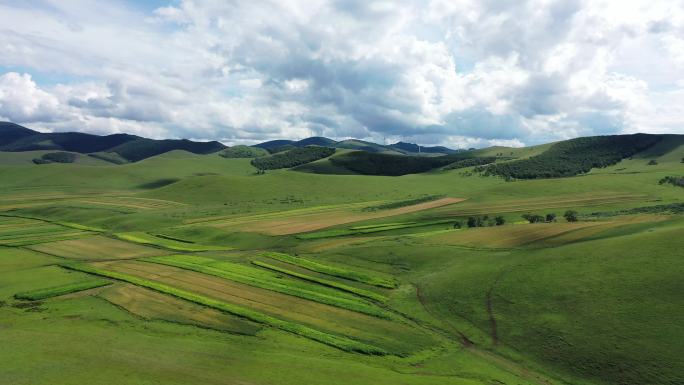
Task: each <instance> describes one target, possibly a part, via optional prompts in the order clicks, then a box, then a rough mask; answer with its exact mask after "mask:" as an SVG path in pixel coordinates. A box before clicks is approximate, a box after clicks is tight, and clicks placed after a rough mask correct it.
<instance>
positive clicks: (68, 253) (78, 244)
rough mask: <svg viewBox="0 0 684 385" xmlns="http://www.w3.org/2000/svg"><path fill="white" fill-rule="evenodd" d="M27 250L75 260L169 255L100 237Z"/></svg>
mask: <svg viewBox="0 0 684 385" xmlns="http://www.w3.org/2000/svg"><path fill="white" fill-rule="evenodd" d="M29 248H30V249H31V250H35V251H39V252H43V253H46V254H50V255H55V256H58V257H63V258H67V259H75V260H112V259H134V258H142V257H151V256H156V255H164V254H168V253H169V252H168V251H164V250H161V249H157V248H152V247H146V246H143V245H139V244H135V243H130V242H124V241H119V240H117V239H112V238H107V237H105V236H101V235H94V236H89V237H85V238H80V239H71V240H65V241H57V242H49V243H42V244H38V245H32V246H29Z"/></svg>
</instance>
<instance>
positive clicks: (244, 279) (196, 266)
mask: <svg viewBox="0 0 684 385" xmlns="http://www.w3.org/2000/svg"><path fill="white" fill-rule="evenodd" d="M143 261H145V262H151V263H158V264H162V265H167V266H173V267H178V268H181V269H186V270H191V271H195V272H198V273H203V274H208V275H213V276H216V277H220V278H224V279H228V280H231V281H235V282H239V283H243V284H246V285H250V286H255V287H258V288H261V289H266V290H272V291H275V292H278V293H282V294H287V295H292V296H295V297H300V298H303V299H307V300H311V301H315V302H319V303H323V304H326V305H332V306H336V307H340V308H343V309H347V310H351V311H356V312H359V313H364V314H368V315H372V316H376V317H380V318H387V319H389V318H391V314H390V313H389V312H387V311H386V310H383V309H381V308H379V307H378V306H376V305H373V304H371V303H369V302H366V301H363V300H361V299H359V298H358V297H355V296H351V295H348V294H346V293H344V292H339V291H337V290H333V289H331V288H328V287H326V286H320V285H316V284H312V283H309V282H303V281H298V280H294V279H287V278H284V277H282V276H280V275H278V274H275V273H272V272H271V271H268V270H263V269H255V268H252V267H249V266H244V265H240V264H236V263H230V262H221V261H216V260H213V259H210V258H203V257H196V256H186V255H173V256H166V257H153V258H146V259H144V260H143Z"/></svg>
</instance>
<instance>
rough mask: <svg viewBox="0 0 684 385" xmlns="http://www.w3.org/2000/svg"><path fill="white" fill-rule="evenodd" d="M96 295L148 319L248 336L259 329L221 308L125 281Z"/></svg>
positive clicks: (254, 333) (257, 326)
mask: <svg viewBox="0 0 684 385" xmlns="http://www.w3.org/2000/svg"><path fill="white" fill-rule="evenodd" d="M98 297H100V298H104V299H105V300H107V301H109V302H111V303H112V304H114V305H116V306H119V307H122V308H124V309H126V311H128V312H129V313H132V314H135V315H136V316H138V317H142V318H144V319H149V320H162V321H167V322H173V323H178V324H185V325H192V326H198V327H201V328H206V329H214V330H218V331H222V332H228V333H234V334H242V335H250V336H253V335H256V333H257V332H258V331H259V330H260V329H261V327H260V326H259V325H258V324H255V323H252V322H250V321H248V320H245V319H242V318H238V317H235V316H233V315H230V314H226V313H224V312H222V311H219V310H216V309H213V308H209V307H206V306H202V305H198V304H196V303H193V302H189V301H185V300H182V299H178V298H175V297H172V296H169V295H166V294H162V293H160V292H157V291H153V290H149V289H145V288H142V287H139V286H135V285H132V284H127V283H119V284H116V285H113V286H111V287H109V288H107V289H105V290H103V291H101V292H100V293H98Z"/></svg>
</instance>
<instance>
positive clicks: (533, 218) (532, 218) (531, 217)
mask: <svg viewBox="0 0 684 385" xmlns="http://www.w3.org/2000/svg"><path fill="white" fill-rule="evenodd" d="M522 217H523V219H525V220H526V221H528V222H530V223H539V222H543V221H544V217H542V216H541V215H538V214H523V215H522Z"/></svg>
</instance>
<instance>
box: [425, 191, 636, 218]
mask: <svg viewBox="0 0 684 385" xmlns="http://www.w3.org/2000/svg"><path fill="white" fill-rule="evenodd" d="M645 199H647V197H646V196H644V195H637V194H613V195H600V196H588V197H577V196H576V195H573V196H568V197H554V198H543V199H520V200H512V201H501V203H497V204H477V203H473V204H472V207H467V205H466V204H464V205H463V206H460V205H459V206H458V207H443V208H438V209H435V210H434V211H433V212H434V214H435V215H438V216H444V215H448V216H453V217H463V216H469V215H481V214H493V213H511V212H522V211H533V210H543V209H553V208H559V207H580V206H601V205H608V204H619V203H630V202H643V201H644V200H645Z"/></svg>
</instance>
